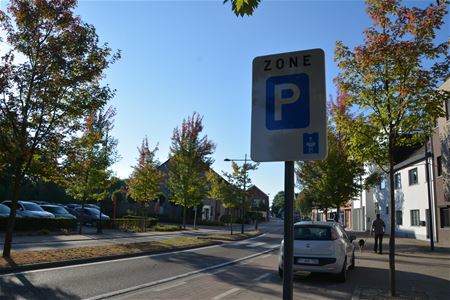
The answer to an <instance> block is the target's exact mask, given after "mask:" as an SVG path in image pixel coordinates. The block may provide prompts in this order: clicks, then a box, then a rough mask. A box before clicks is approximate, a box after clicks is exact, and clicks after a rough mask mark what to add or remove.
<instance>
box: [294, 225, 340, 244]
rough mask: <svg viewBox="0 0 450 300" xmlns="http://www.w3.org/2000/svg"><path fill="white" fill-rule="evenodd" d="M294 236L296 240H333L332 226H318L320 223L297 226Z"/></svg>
mask: <svg viewBox="0 0 450 300" xmlns="http://www.w3.org/2000/svg"><path fill="white" fill-rule="evenodd" d="M294 238H295V239H296V240H308V241H312V240H322V241H328V240H331V228H330V227H329V226H318V225H308V226H295V227H294Z"/></svg>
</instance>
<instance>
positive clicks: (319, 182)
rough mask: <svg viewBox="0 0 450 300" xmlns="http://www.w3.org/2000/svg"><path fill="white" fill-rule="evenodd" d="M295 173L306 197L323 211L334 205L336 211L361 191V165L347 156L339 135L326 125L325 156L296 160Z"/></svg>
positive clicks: (362, 172) (362, 167) (362, 169)
mask: <svg viewBox="0 0 450 300" xmlns="http://www.w3.org/2000/svg"><path fill="white" fill-rule="evenodd" d="M296 174H297V182H298V185H299V187H300V189H301V190H302V194H303V196H304V197H305V198H306V199H308V200H309V201H312V202H313V203H314V204H315V205H316V206H318V207H319V208H322V209H324V210H325V211H328V209H329V208H336V209H337V210H338V212H339V209H340V207H341V206H342V205H344V204H345V203H347V202H348V201H349V200H351V199H352V198H354V197H356V196H357V195H358V194H359V193H360V191H361V185H360V184H359V180H358V179H359V178H360V176H362V175H363V174H364V166H363V164H362V163H360V162H359V161H357V160H355V159H353V158H352V157H351V156H350V154H349V152H348V149H347V148H346V147H345V145H344V143H343V141H342V140H341V139H340V137H339V134H338V133H337V132H335V131H334V129H333V128H331V127H329V128H328V156H327V158H326V159H324V160H316V161H300V162H297V169H296ZM338 215H339V214H338Z"/></svg>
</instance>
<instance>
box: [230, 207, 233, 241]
mask: <svg viewBox="0 0 450 300" xmlns="http://www.w3.org/2000/svg"><path fill="white" fill-rule="evenodd" d="M230 234H231V235H233V209H231V211H230Z"/></svg>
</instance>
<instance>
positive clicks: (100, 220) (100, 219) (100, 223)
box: [97, 202, 103, 233]
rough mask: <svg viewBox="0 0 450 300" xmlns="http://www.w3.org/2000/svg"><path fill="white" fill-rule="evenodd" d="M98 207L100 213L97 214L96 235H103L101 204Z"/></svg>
mask: <svg viewBox="0 0 450 300" xmlns="http://www.w3.org/2000/svg"><path fill="white" fill-rule="evenodd" d="M98 206H99V207H100V211H99V214H98V220H99V221H98V223H97V233H103V228H102V204H101V202H100V203H99V204H98Z"/></svg>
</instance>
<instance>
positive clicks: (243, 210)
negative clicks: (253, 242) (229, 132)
mask: <svg viewBox="0 0 450 300" xmlns="http://www.w3.org/2000/svg"><path fill="white" fill-rule="evenodd" d="M224 161H243V162H244V165H243V169H244V184H243V185H244V187H243V189H244V196H243V197H242V210H241V211H242V224H241V233H242V234H243V233H244V226H245V200H246V192H245V188H246V184H247V171H246V167H247V153H246V154H245V158H244V159H230V158H225V159H224Z"/></svg>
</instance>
